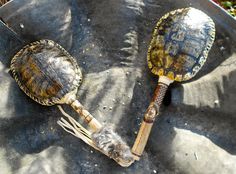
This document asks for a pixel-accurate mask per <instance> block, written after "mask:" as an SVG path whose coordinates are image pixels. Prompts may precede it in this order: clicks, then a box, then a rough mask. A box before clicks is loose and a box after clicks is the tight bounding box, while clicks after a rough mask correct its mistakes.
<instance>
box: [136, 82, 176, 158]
mask: <svg viewBox="0 0 236 174" xmlns="http://www.w3.org/2000/svg"><path fill="white" fill-rule="evenodd" d="M165 80H166V79H165ZM171 82H173V81H171V80H168V79H167V82H166V81H163V80H161V79H159V82H158V85H157V88H156V90H155V93H154V96H153V98H152V101H151V103H150V105H149V107H148V109H147V111H146V113H145V115H144V118H143V122H142V124H141V127H140V129H139V132H138V135H137V138H136V140H135V142H134V145H133V148H132V153H133V155H134V158H135V159H136V160H139V158H140V156H141V155H142V153H143V151H144V148H145V146H146V144H147V141H148V137H149V135H150V132H151V129H152V126H153V123H154V121H155V118H156V117H157V116H158V115H159V109H160V106H161V103H162V100H163V98H164V96H165V93H166V91H167V89H168V86H169V84H170V83H171Z"/></svg>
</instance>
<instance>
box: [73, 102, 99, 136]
mask: <svg viewBox="0 0 236 174" xmlns="http://www.w3.org/2000/svg"><path fill="white" fill-rule="evenodd" d="M71 106H72V108H73V109H74V110H75V111H76V112H77V113H78V114H79V115H80V116H81V117H82V118H83V120H85V122H86V123H87V124H88V125H89V127H90V128H91V129H92V130H93V131H94V132H96V131H98V130H100V129H101V128H102V124H101V123H99V122H98V120H97V119H96V118H94V117H93V116H92V115H91V114H90V113H89V111H88V110H86V109H85V108H84V106H83V105H82V104H81V103H80V102H79V101H78V100H75V101H73V102H72V103H71Z"/></svg>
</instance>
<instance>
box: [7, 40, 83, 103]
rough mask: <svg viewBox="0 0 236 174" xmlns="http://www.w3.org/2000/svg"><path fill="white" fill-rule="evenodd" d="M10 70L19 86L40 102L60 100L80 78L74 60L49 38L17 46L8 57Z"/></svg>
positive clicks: (71, 89)
mask: <svg viewBox="0 0 236 174" xmlns="http://www.w3.org/2000/svg"><path fill="white" fill-rule="evenodd" d="M11 71H12V73H13V76H14V78H15V80H16V81H17V83H18V85H19V86H20V88H21V89H22V90H23V91H24V92H25V93H26V94H27V95H28V96H29V97H31V98H32V99H33V100H35V101H37V102H38V103H40V104H42V105H53V104H57V103H60V101H61V99H62V98H63V97H64V96H65V95H66V94H68V93H69V92H71V91H73V90H76V89H77V88H78V87H79V86H80V84H81V80H82V73H81V71H80V69H79V67H78V65H77V63H76V60H75V59H74V58H73V57H72V56H70V54H69V53H68V52H67V51H65V49H64V48H62V47H61V46H60V45H58V44H57V43H55V42H53V41H51V40H40V41H36V42H33V43H31V44H29V45H27V46H25V47H24V48H23V49H21V50H20V51H19V52H18V53H17V54H16V55H15V56H14V57H13V59H12V61H11Z"/></svg>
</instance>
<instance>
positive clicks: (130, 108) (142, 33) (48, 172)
mask: <svg viewBox="0 0 236 174" xmlns="http://www.w3.org/2000/svg"><path fill="white" fill-rule="evenodd" d="M187 6H193V7H197V8H199V9H201V10H203V11H205V12H207V13H208V14H209V15H210V16H211V17H212V18H213V19H214V21H215V22H216V29H217V36H216V41H215V43H214V45H213V48H212V50H211V51H210V54H209V58H208V60H207V62H206V64H205V65H204V67H203V68H202V70H201V71H200V72H199V74H197V76H196V77H195V78H193V79H192V80H191V81H188V82H185V83H182V84H180V83H175V84H173V85H171V86H170V89H169V91H168V93H167V95H166V97H165V99H164V105H163V107H162V109H161V115H160V117H159V118H158V119H157V121H156V123H155V126H154V127H153V130H152V133H151V136H150V140H149V142H148V145H147V147H146V151H145V152H144V155H143V156H142V158H141V160H140V161H139V162H136V163H135V164H133V165H132V166H130V167H129V168H122V167H120V166H118V165H117V164H116V163H115V162H114V161H112V160H110V159H108V158H107V157H105V156H104V155H102V154H101V153H99V152H96V151H94V150H93V149H91V148H90V147H88V146H87V145H86V144H85V143H83V142H82V141H81V140H79V139H77V138H75V137H73V136H71V135H69V134H68V133H66V132H64V131H63V130H62V129H61V128H60V127H59V126H58V125H57V124H56V121H57V120H58V119H59V118H60V117H61V116H62V114H61V113H60V112H59V111H58V109H57V107H54V106H52V107H46V106H41V105H39V104H37V103H36V102H34V101H32V100H31V99H30V98H29V97H27V96H26V95H25V94H24V93H23V92H22V91H21V90H20V89H19V87H18V86H17V84H16V83H15V81H14V80H13V79H12V77H11V74H10V73H9V71H8V68H9V62H10V60H11V57H12V56H13V55H14V54H15V53H16V52H17V50H19V49H20V48H21V47H22V45H24V44H26V43H29V42H32V41H35V40H38V39H52V40H54V41H56V42H58V43H59V44H61V45H62V46H63V47H65V48H66V49H67V50H68V51H69V52H70V54H72V55H73V56H74V57H75V58H76V59H77V62H78V63H79V65H80V66H81V68H82V70H83V76H84V81H83V83H82V86H81V87H80V89H79V92H78V94H77V96H78V99H79V100H80V102H81V103H83V104H84V105H85V106H86V107H87V108H88V109H89V110H90V112H91V113H92V114H93V115H94V116H95V117H96V118H97V119H98V120H100V121H101V122H104V123H113V124H114V127H115V128H116V129H117V131H118V132H119V134H120V135H122V136H123V137H124V139H125V140H126V141H127V142H128V144H129V145H130V146H132V144H133V142H134V140H135V137H136V133H137V131H138V129H139V123H140V122H141V119H142V115H143V114H144V112H145V110H146V108H147V106H148V104H149V101H150V99H151V97H152V93H153V91H154V88H155V85H156V83H157V80H158V78H157V77H155V76H153V75H152V74H151V73H150V71H149V69H148V67H147V65H146V53H147V47H148V44H149V42H150V39H151V33H152V30H153V27H154V26H155V23H156V21H157V20H158V19H159V18H160V17H161V16H162V15H164V14H165V13H166V12H168V11H170V10H173V9H176V8H180V7H187ZM0 17H1V18H3V20H4V21H5V22H6V23H8V25H9V26H11V27H12V28H13V29H14V31H16V32H17V33H18V34H19V36H18V37H17V38H16V37H15V36H14V35H13V34H11V32H9V31H6V30H5V29H3V27H1V26H0V31H1V32H0V40H1V43H0V94H1V97H0V145H1V146H0V161H1V163H0V168H1V173H3V174H13V173H14V174H75V173H76V174H77V173H81V174H83V173H86V174H90V173H91V174H92V173H112V174H121V173H137V174H142V173H145V174H146V173H160V174H172V173H180V174H182V173H186V174H195V173H196V174H197V173H199V174H209V173H224V174H232V173H236V172H235V171H236V167H235V166H236V165H235V163H236V156H235V154H236V140H235V135H236V116H235V111H236V110H235V98H236V89H235V83H236V73H235V72H236V51H235V45H234V44H235V41H236V39H235V35H234V33H235V32H236V31H235V28H236V27H234V26H235V25H236V23H235V21H232V19H231V18H228V15H226V14H225V13H223V12H221V11H219V9H217V8H215V7H214V6H212V5H211V4H210V3H209V2H208V1H206V0H198V1H194V0H192V1H190V0H184V1H183V0H177V1H174V0H166V1H156V0H125V1H121V0H102V1H92V0H89V1H88V0H87V1H83V0H67V1H64V0H50V1H47V0H40V1H37V0H30V1H29V0H13V1H12V2H10V3H8V4H6V5H5V6H2V7H1V8H0ZM19 38H23V39H24V40H25V43H21V42H20V41H19ZM63 107H64V108H65V110H66V111H67V112H68V113H70V114H71V115H73V116H74V117H75V118H78V117H77V115H76V113H74V112H73V111H72V109H71V108H69V107H68V106H63Z"/></svg>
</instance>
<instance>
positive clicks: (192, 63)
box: [147, 8, 215, 81]
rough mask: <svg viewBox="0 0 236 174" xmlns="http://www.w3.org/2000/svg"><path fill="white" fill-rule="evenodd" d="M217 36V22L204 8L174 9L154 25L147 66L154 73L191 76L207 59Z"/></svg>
mask: <svg viewBox="0 0 236 174" xmlns="http://www.w3.org/2000/svg"><path fill="white" fill-rule="evenodd" d="M214 38H215V25H214V22H213V20H212V19H211V18H210V17H209V16H207V15H206V14H205V13H203V12H202V11H200V10H197V9H194V8H183V9H178V10H175V11H171V12H169V13H167V14H166V15H164V16H163V17H162V18H161V19H160V20H159V22H158V23H157V25H156V27H155V30H154V33H153V36H152V40H151V43H150V46H149V49H148V55H147V60H148V67H149V68H150V69H151V71H152V73H154V74H156V75H159V76H167V77H168V78H170V79H171V80H175V81H184V80H188V79H190V78H192V77H193V76H194V75H195V74H196V73H197V72H198V71H199V69H200V68H201V67H202V65H203V64H204V62H205V61H206V58H207V55H208V52H209V50H210V48H211V46H212V44H213V42H214Z"/></svg>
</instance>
